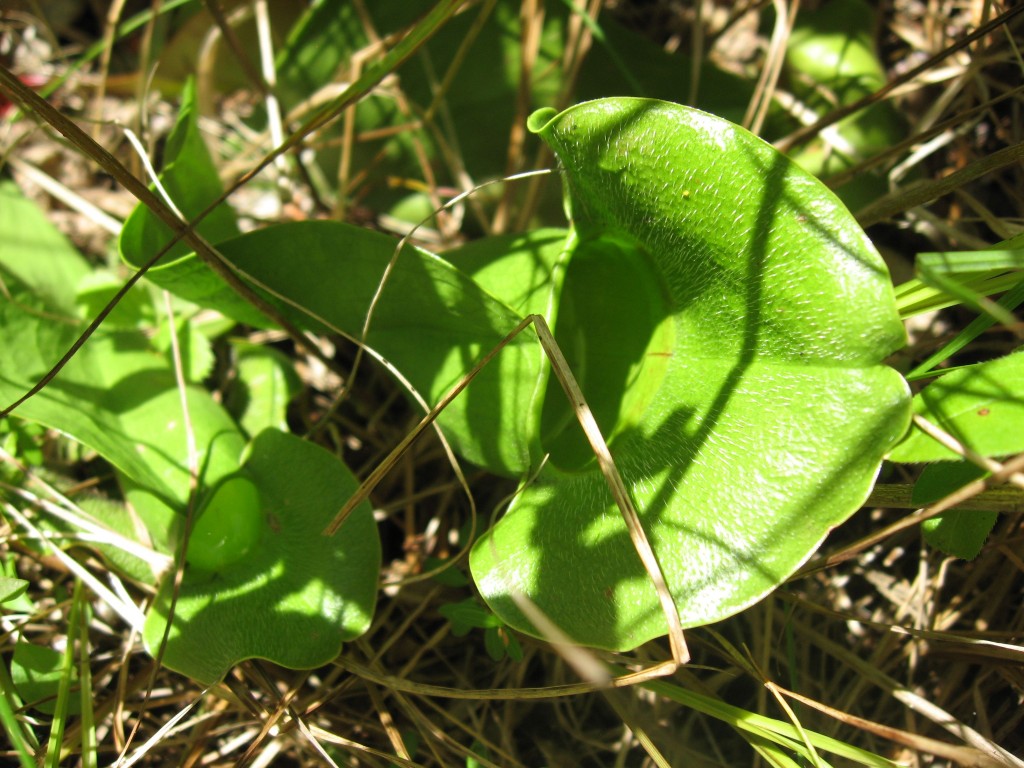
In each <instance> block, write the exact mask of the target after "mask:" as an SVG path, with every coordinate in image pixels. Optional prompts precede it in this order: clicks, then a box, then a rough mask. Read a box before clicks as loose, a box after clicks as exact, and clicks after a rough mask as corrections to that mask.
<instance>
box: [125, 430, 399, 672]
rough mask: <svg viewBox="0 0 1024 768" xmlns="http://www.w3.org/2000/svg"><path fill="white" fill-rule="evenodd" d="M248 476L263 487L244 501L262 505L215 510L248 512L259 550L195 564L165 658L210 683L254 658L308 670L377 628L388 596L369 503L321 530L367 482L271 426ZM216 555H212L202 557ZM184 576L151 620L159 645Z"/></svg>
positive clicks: (251, 539)
mask: <svg viewBox="0 0 1024 768" xmlns="http://www.w3.org/2000/svg"><path fill="white" fill-rule="evenodd" d="M239 477H244V478H246V479H247V480H248V482H249V483H250V484H251V486H252V487H253V489H254V492H253V493H252V494H247V495H246V498H245V499H244V501H245V502H248V501H251V500H253V499H255V500H256V504H257V508H255V509H252V510H250V509H246V510H232V509H229V508H220V509H215V510H211V512H212V513H225V512H237V511H241V512H242V513H243V515H244V516H245V517H246V521H247V524H249V523H251V530H248V529H247V533H248V535H247V537H246V538H247V542H246V543H247V545H248V546H247V549H246V551H244V552H239V553H235V554H237V555H238V556H237V557H234V556H232V555H230V554H229V556H222V557H221V558H220V559H221V563H222V565H221V566H220V567H216V568H205V567H204V568H197V567H196V565H195V564H194V563H190V564H189V565H188V566H187V569H186V571H185V576H184V580H183V582H182V584H181V589H180V591H179V593H178V597H177V602H176V603H175V606H174V618H173V621H172V623H171V627H170V632H169V633H168V638H167V646H166V648H165V650H164V655H163V663H164V664H165V665H166V666H168V667H170V668H171V669H174V670H176V671H178V672H182V673H183V674H186V675H188V676H190V677H192V678H193V679H195V680H198V681H200V682H201V683H204V684H210V683H213V682H216V681H217V680H219V679H221V678H222V677H223V676H224V674H225V673H226V672H227V671H228V670H229V669H230V668H231V667H232V666H233V665H235V664H237V663H238V662H240V661H242V660H244V659H250V658H261V659H268V660H270V661H273V662H275V663H277V664H281V665H283V666H286V667H291V668H296V669H303V668H310V667H315V666H318V665H321V664H326V663H327V662H328V661H330V660H331V659H332V658H333V657H334V656H336V655H337V654H338V651H339V649H340V647H341V643H342V642H343V641H345V640H350V639H352V638H354V637H358V636H359V635H360V634H362V633H363V632H365V631H366V629H367V627H368V626H369V623H370V618H371V617H372V615H373V607H374V602H375V599H376V592H377V574H378V571H379V569H380V540H379V539H378V536H377V528H376V525H375V523H374V521H373V515H372V513H371V511H370V508H369V505H368V504H363V505H362V506H360V507H358V508H357V509H356V510H355V511H354V512H353V513H352V515H351V516H350V517H349V518H348V520H347V521H346V522H345V524H344V526H343V527H342V529H341V530H340V531H339V532H338V534H337V535H336V536H334V537H325V536H323V535H321V532H322V531H323V529H324V527H325V526H326V525H327V523H329V522H330V521H331V519H332V518H333V517H334V515H335V514H336V513H337V511H338V509H339V508H340V507H341V505H342V504H344V502H345V501H346V500H347V499H348V498H349V496H351V495H352V494H353V493H354V492H355V489H356V486H357V482H356V480H355V478H354V477H353V476H352V474H351V472H349V471H348V469H347V468H346V467H345V466H344V465H343V464H342V463H341V462H340V461H338V460H337V459H336V458H335V457H334V456H332V455H331V454H330V453H328V452H327V451H325V450H324V449H323V448H320V447H319V446H316V445H314V444H312V443H308V442H305V441H303V440H300V439H299V438H297V437H295V436H293V435H290V434H287V433H285V432H278V431H276V430H273V429H268V430H265V431H264V432H262V433H260V435H259V436H258V437H257V438H256V439H255V440H254V441H253V443H252V446H251V451H250V454H249V457H248V459H247V460H246V461H245V464H244V465H243V467H242V474H241V475H239ZM236 500H237V497H236ZM250 518H251V519H250ZM201 522H202V518H200V520H199V521H198V522H197V523H196V526H197V530H198V529H199V526H200V524H201ZM190 552H191V547H190ZM212 562H213V560H212V559H210V558H209V557H206V558H204V559H203V560H202V562H201V565H203V566H207V565H209V564H211V563H212ZM172 582H173V580H172V579H167V580H166V581H165V583H164V586H163V588H162V589H161V591H160V593H159V595H158V596H157V599H156V602H155V604H154V606H153V609H152V610H151V611H150V613H149V615H148V617H147V620H146V628H145V640H146V645H147V646H148V648H149V649H150V651H151V652H152V653H154V654H155V653H156V651H157V648H158V647H159V646H160V643H161V642H162V639H163V637H164V630H165V629H166V627H167V618H168V615H169V612H170V603H171V594H172V592H173V589H174V587H173V583H172Z"/></svg>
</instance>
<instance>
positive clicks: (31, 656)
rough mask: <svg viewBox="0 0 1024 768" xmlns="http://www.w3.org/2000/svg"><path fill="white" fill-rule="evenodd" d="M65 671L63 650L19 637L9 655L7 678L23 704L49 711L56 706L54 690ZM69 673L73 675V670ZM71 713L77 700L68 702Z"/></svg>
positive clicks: (76, 709)
mask: <svg viewBox="0 0 1024 768" xmlns="http://www.w3.org/2000/svg"><path fill="white" fill-rule="evenodd" d="M66 674H67V672H66V670H65V669H64V654H63V653H61V652H60V651H56V650H54V649H53V648H48V647H46V646H44V645H35V644H34V643H29V642H27V641H25V640H19V641H18V642H17V643H15V645H14V654H13V656H12V657H11V680H12V681H14V688H15V690H16V691H17V692H18V695H19V696H20V697H21V698H22V699H23V700H24V701H25V704H26V705H27V706H30V707H32V708H33V709H35V710H37V711H39V712H42V713H43V714H47V715H52V714H53V713H54V711H55V710H56V707H57V692H58V690H59V689H60V684H61V680H62V679H64V677H65V675H66ZM71 674H73V675H74V676H75V677H77V674H76V671H74V670H72V672H71ZM68 705H69V709H70V711H71V714H76V713H77V712H78V702H77V701H70V702H68Z"/></svg>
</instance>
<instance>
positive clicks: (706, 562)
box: [470, 99, 909, 650]
mask: <svg viewBox="0 0 1024 768" xmlns="http://www.w3.org/2000/svg"><path fill="white" fill-rule="evenodd" d="M530 126H531V128H534V129H535V130H539V132H540V134H541V136H542V138H543V139H544V140H545V141H546V142H547V143H548V144H549V145H550V146H551V148H552V149H553V150H554V151H555V154H556V156H557V157H558V161H559V164H560V165H561V167H562V168H563V170H564V173H563V174H562V178H563V182H564V184H565V186H566V190H567V195H566V196H567V199H568V204H569V209H570V211H571V214H572V218H573V226H574V234H573V235H571V236H570V250H571V251H572V253H571V254H570V256H569V261H568V265H567V267H566V271H565V279H564V288H563V289H562V290H561V292H560V294H559V295H558V296H557V297H555V299H556V301H558V302H560V303H559V306H558V311H557V313H556V314H557V324H556V326H555V328H554V331H555V336H556V339H557V340H558V341H559V344H560V346H562V347H563V348H564V349H565V350H566V354H567V358H568V359H569V364H570V367H572V368H573V369H574V371H575V372H576V374H577V378H578V379H579V381H580V386H581V387H582V389H583V392H584V394H585V396H586V398H587V400H588V402H590V403H591V406H592V408H593V410H594V413H595V416H596V418H597V421H598V424H599V425H600V427H601V429H602V433H603V434H604V435H605V437H606V438H607V439H608V440H609V445H610V448H611V451H612V454H613V456H614V458H615V460H616V464H617V466H618V468H619V471H620V472H621V474H622V476H623V479H624V480H625V482H626V485H627V487H628V489H629V492H630V493H631V495H632V498H633V501H634V504H635V506H636V507H637V509H638V510H639V513H640V516H641V519H642V522H643V524H644V526H645V529H646V531H647V534H648V537H649V539H650V540H651V542H652V545H653V547H654V550H655V552H656V554H657V557H658V560H659V562H660V565H661V569H662V571H663V572H664V575H665V577H666V580H667V583H668V586H669V590H670V592H671V593H672V595H673V597H674V598H675V601H676V604H677V606H678V608H679V612H680V615H681V618H682V622H683V625H684V626H694V625H700V624H706V623H709V622H713V621H717V620H719V619H722V618H724V617H726V616H729V615H730V614H733V613H735V612H737V611H739V610H741V609H743V608H744V607H746V606H748V605H750V604H752V603H754V602H755V601H757V600H759V599H761V598H762V597H763V596H764V595H765V594H767V593H768V592H770V591H771V590H772V589H774V588H775V587H776V586H778V585H779V584H781V583H782V582H783V581H784V580H785V579H786V578H788V577H789V576H790V575H791V574H792V573H793V572H794V571H795V570H796V569H797V568H799V567H800V565H801V564H802V563H803V562H805V561H806V559H807V558H808V557H809V556H810V555H811V553H812V552H814V551H815V549H816V548H817V547H818V546H819V545H820V543H821V541H822V540H823V539H824V537H825V536H826V535H827V533H828V531H829V530H830V529H831V528H832V527H834V526H836V525H838V524H839V523H841V522H842V521H843V520H845V519H846V518H847V517H848V516H849V515H850V514H852V513H853V512H854V511H855V510H856V509H857V508H858V507H859V506H860V505H861V503H862V502H863V501H864V499H865V498H866V497H867V494H868V492H869V491H870V489H871V486H872V484H873V482H874V478H875V475H876V474H877V471H878V467H879V465H880V463H881V459H882V456H883V455H884V454H885V453H886V451H888V450H889V449H890V448H891V447H892V445H893V444H894V443H895V442H896V441H897V440H898V439H899V438H900V437H901V436H902V435H903V433H904V432H905V431H906V427H907V423H908V418H909V393H908V391H907V386H906V383H905V382H904V381H903V379H902V377H901V376H899V374H897V373H896V372H895V371H894V370H892V369H891V368H888V367H887V366H885V365H882V364H881V361H882V360H883V359H884V358H885V357H886V356H888V355H889V354H890V353H892V352H893V351H894V350H895V349H897V348H899V347H900V346H902V345H903V343H904V331H903V327H902V324H901V323H900V321H899V317H898V315H897V312H896V307H895V302H894V299H893V291H892V286H891V283H890V280H889V276H888V272H887V270H886V268H885V265H884V264H883V262H882V260H881V258H880V257H879V255H878V253H877V252H876V251H875V249H874V248H873V247H872V245H871V243H870V241H869V240H868V239H867V237H866V235H865V234H864V232H863V231H862V230H861V229H860V227H859V226H858V225H857V223H856V221H855V220H854V219H853V217H852V216H851V215H850V214H849V212H848V211H847V210H846V209H845V208H844V207H843V205H842V204H841V203H840V202H839V200H838V199H837V198H836V197H835V196H834V195H833V194H832V193H831V192H830V191H829V190H828V189H827V188H826V187H825V186H824V185H822V184H821V183H820V182H819V181H817V180H816V179H814V178H813V177H812V176H810V175H809V174H808V173H807V172H806V171H803V170H802V169H801V168H799V166H797V165H796V164H795V163H793V162H792V161H790V160H788V159H787V158H786V157H785V156H783V155H781V154H780V153H778V152H777V151H775V150H774V149H773V148H772V147H771V146H769V145H768V144H766V143H764V142H763V141H761V140H760V139H758V138H756V137H755V136H753V135H752V134H750V133H748V132H747V131H745V130H743V129H742V128H740V127H739V126H736V125H734V124H732V123H729V122H728V121H726V120H723V119H721V118H718V117H714V116H712V115H709V114H707V113H704V112H700V111H697V110H694V109H689V108H687V107H681V106H678V105H675V104H669V103H666V102H660V101H654V100H649V99H603V100H598V101H594V102H587V103H584V104H580V105H577V106H575V107H572V108H570V109H567V110H566V111H564V112H562V113H560V114H558V115H555V116H551V115H550V114H549V113H547V112H545V113H543V114H541V115H539V116H536V117H535V118H534V119H533V120H532V121H531V122H530ZM499 295H500V294H499ZM557 398H563V399H564V395H563V394H562V393H561V392H559V391H557V389H555V388H554V387H549V388H548V390H547V393H546V401H545V403H544V416H545V426H546V427H547V428H546V429H545V430H544V431H543V432H542V439H543V440H544V448H545V449H546V450H547V451H549V452H550V453H551V457H552V460H551V461H550V462H549V463H548V464H547V465H546V466H545V468H544V470H543V471H541V473H540V474H539V475H538V476H537V477H536V479H535V480H533V481H532V482H531V483H530V484H528V485H527V486H526V488H525V489H524V490H522V491H521V492H520V493H519V494H517V496H516V498H515V499H514V500H513V502H512V503H511V505H510V506H509V509H508V511H507V512H506V514H505V516H504V517H503V518H502V519H501V520H500V521H499V522H498V523H497V525H495V526H494V527H493V528H492V529H491V530H490V531H488V532H487V533H486V534H485V535H484V536H483V537H482V538H481V539H480V540H479V541H478V542H477V543H476V545H475V546H474V549H473V551H472V554H471V558H470V566H471V570H472V573H473V577H474V579H475V580H476V583H477V585H478V587H479V589H480V592H481V595H482V596H483V597H484V599H485V600H486V601H487V603H488V604H489V605H490V606H491V608H492V609H493V610H494V612H495V613H496V614H497V615H498V617H499V618H501V619H502V620H503V621H505V622H507V623H508V624H509V625H511V626H513V627H516V628H518V629H521V630H523V631H525V632H527V633H530V634H534V635H538V636H540V635H541V634H542V633H541V632H540V631H539V630H538V629H536V628H535V627H534V625H533V624H532V622H531V621H530V620H529V619H528V618H527V617H526V616H525V615H524V614H523V612H522V611H521V609H520V608H519V605H520V603H521V602H522V601H521V600H520V597H525V598H526V599H528V600H530V601H531V602H532V603H533V604H534V605H535V606H536V607H537V608H538V609H540V610H541V611H543V612H544V614H546V615H547V616H548V617H549V618H550V619H551V620H553V621H555V622H556V623H557V624H558V626H559V627H560V628H561V629H562V630H564V631H565V632H567V633H568V635H569V636H570V637H572V638H573V639H574V640H575V641H577V642H580V643H582V644H585V645H592V646H597V647H603V648H610V649H618V650H624V649H628V648H632V647H635V646H636V645H638V644H640V643H642V642H644V641H645V640H648V639H650V638H652V637H656V636H658V635H661V634H664V633H665V632H666V629H667V627H666V622H665V618H664V616H663V614H662V611H661V608H660V606H659V601H658V597H657V595H656V593H655V590H654V588H653V586H652V584H651V581H650V578H649V577H648V575H647V574H646V573H645V571H644V568H643V567H642V565H641V563H640V559H639V557H638V556H637V553H636V551H635V549H634V548H633V545H632V543H631V541H630V538H629V534H628V532H627V529H626V526H625V524H624V522H623V521H622V518H621V515H620V514H619V511H618V509H617V508H616V506H615V504H614V502H613V501H612V498H611V495H610V493H609V491H608V490H607V487H606V482H605V478H604V477H603V475H602V474H601V472H600V470H599V469H598V467H597V466H595V463H594V462H588V461H585V460H584V459H585V454H584V452H585V450H586V449H585V448H583V447H581V446H582V441H577V442H576V444H575V446H573V440H575V437H574V432H573V430H576V429H578V427H577V426H576V425H575V424H574V423H573V422H572V420H571V418H568V417H567V416H566V411H567V409H566V407H565V406H564V405H562V404H561V403H555V404H552V400H553V399H557ZM559 415H560V417H561V418H558V416H559ZM562 425H564V426H562Z"/></svg>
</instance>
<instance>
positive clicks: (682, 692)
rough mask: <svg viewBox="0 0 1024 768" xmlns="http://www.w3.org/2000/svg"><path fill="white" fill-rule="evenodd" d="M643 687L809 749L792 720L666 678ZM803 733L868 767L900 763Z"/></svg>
mask: <svg viewBox="0 0 1024 768" xmlns="http://www.w3.org/2000/svg"><path fill="white" fill-rule="evenodd" d="M643 686H644V687H645V688H647V689H648V690H650V691H652V692H654V693H656V694H658V695H659V696H664V697H665V698H668V699H671V700H672V701H675V702H676V703H678V704H682V705H683V706H685V707H690V708H691V709H694V710H696V711H698V712H700V713H702V714H705V715H707V716H709V717H713V718H715V719H716V720H721V721H722V722H724V723H727V724H728V725H731V726H732V727H733V728H736V729H737V730H741V731H744V732H746V733H749V734H752V736H753V737H754V738H761V739H767V740H769V741H771V742H774V743H776V744H779V745H780V746H783V747H785V748H787V749H791V750H793V751H795V752H799V753H805V752H806V748H805V747H804V745H803V744H802V743H801V737H800V732H799V730H798V729H797V728H796V726H794V725H793V724H792V723H788V722H785V721H782V720H776V719H773V718H770V717H765V716H764V715H759V714H757V713H755V712H749V711H747V710H745V709H741V708H739V707H734V706H731V705H729V704H726V703H725V702H722V701H719V700H717V699H714V698H711V697H710V696H704V695H702V694H699V693H696V692H694V691H688V690H686V689H685V688H681V687H680V686H678V685H674V684H672V683H668V682H665V681H663V680H656V681H653V682H650V683H644V684H643ZM804 735H805V736H806V737H807V740H808V741H809V742H810V744H811V745H813V746H814V748H815V749H819V750H822V751H825V752H828V753H830V754H833V755H836V756H838V757H842V758H845V759H847V760H850V761H852V762H854V763H856V764H858V765H864V766H869V768H896V766H898V765H899V764H898V763H895V762H893V761H892V760H888V759H886V758H884V757H882V756H881V755H876V754H874V753H873V752H868V751H867V750H865V749H860V748H859V747H855V746H852V745H850V744H847V743H845V742H843V741H840V740H839V739H833V738H831V737H830V736H825V735H824V734H821V733H816V732H815V731H807V730H805V731H804ZM805 756H806V755H805Z"/></svg>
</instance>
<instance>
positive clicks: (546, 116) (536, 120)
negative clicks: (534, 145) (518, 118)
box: [526, 107, 558, 133]
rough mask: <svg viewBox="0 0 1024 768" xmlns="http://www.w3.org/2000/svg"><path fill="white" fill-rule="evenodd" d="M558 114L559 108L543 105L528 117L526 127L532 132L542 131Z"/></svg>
mask: <svg viewBox="0 0 1024 768" xmlns="http://www.w3.org/2000/svg"><path fill="white" fill-rule="evenodd" d="M557 114H558V110H557V109H554V108H553V107H542V108H541V109H538V110H537V111H536V112H534V113H533V114H532V115H530V116H529V117H528V118H526V127H527V128H528V129H529V130H530V133H542V132H543V131H544V129H545V128H546V127H547V126H548V124H549V123H550V122H551V120H552V119H553V118H554V117H555V115H557Z"/></svg>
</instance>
